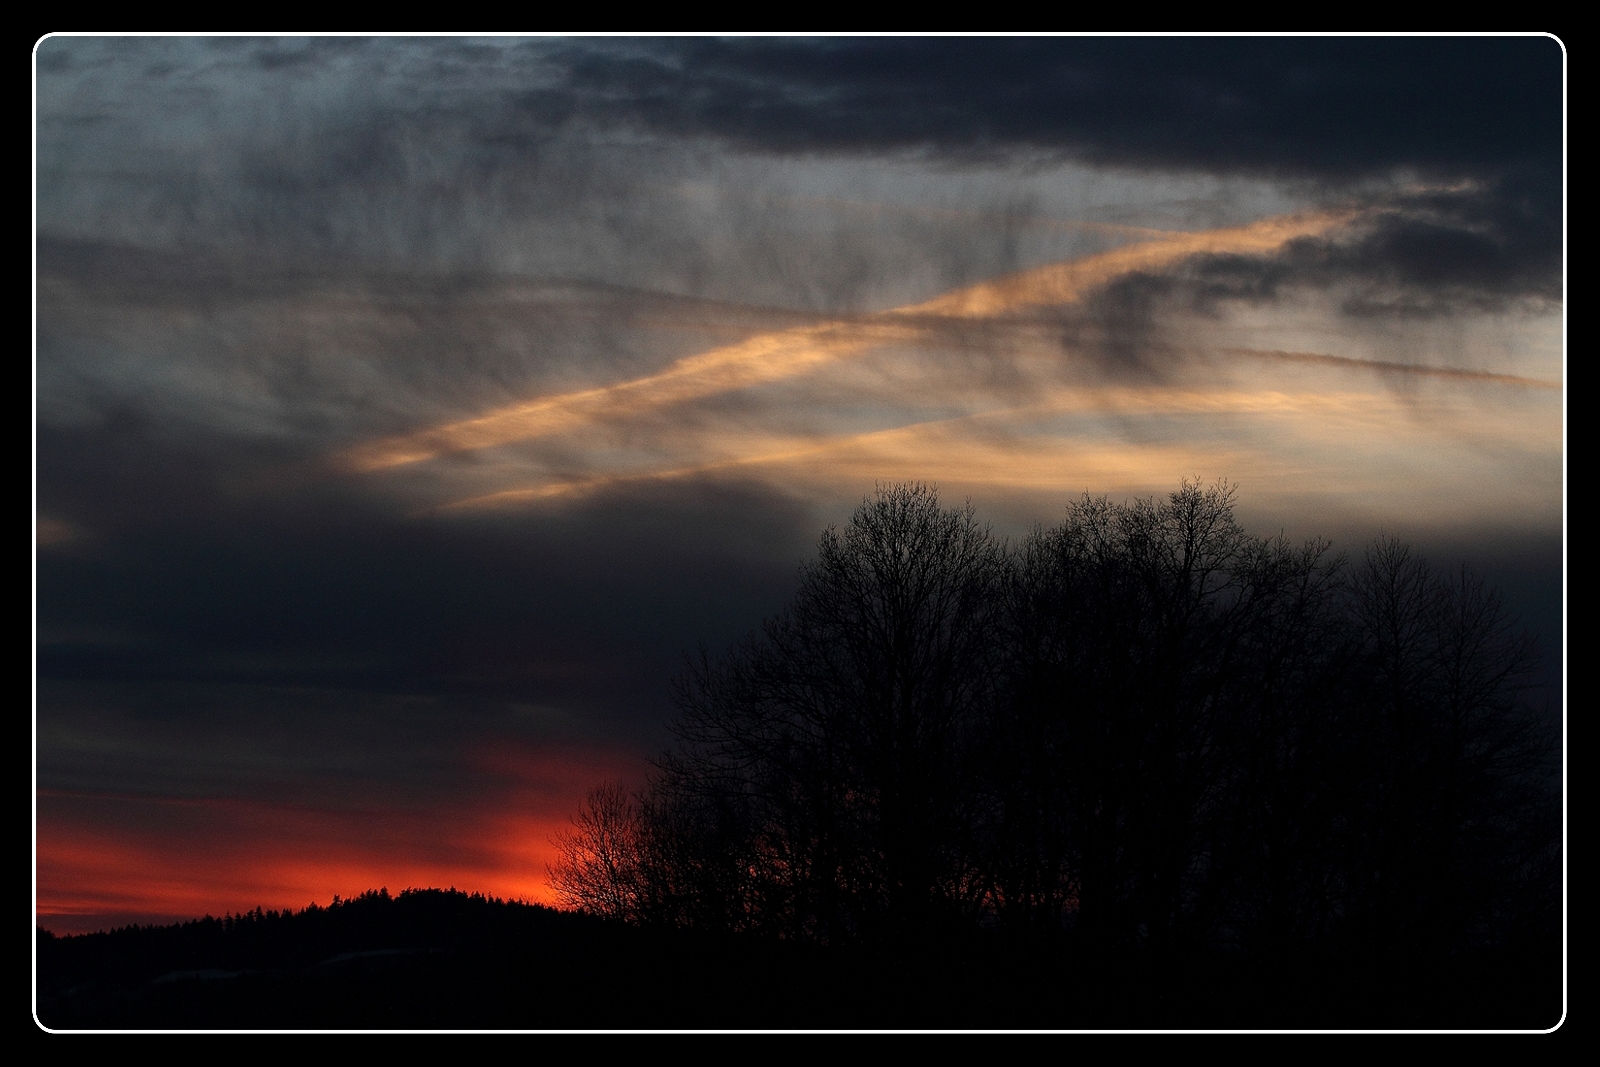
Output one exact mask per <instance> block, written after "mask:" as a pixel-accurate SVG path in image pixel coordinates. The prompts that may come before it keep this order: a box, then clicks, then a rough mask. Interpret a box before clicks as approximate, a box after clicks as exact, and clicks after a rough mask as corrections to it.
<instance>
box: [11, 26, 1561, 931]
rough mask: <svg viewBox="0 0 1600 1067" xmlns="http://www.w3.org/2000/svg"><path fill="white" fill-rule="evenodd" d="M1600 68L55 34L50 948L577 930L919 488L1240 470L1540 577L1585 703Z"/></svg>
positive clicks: (1287, 524)
mask: <svg viewBox="0 0 1600 1067" xmlns="http://www.w3.org/2000/svg"><path fill="white" fill-rule="evenodd" d="M1485 49H1486V50H1487V51H1483V50H1485ZM1495 49H1501V50H1502V51H1495ZM1502 52H1503V54H1502ZM1481 55H1491V56H1493V57H1499V58H1497V59H1496V60H1495V62H1494V63H1488V62H1484V61H1481ZM1513 61H1515V62H1513ZM1563 63H1564V59H1562V57H1561V55H1560V50H1559V49H1558V48H1555V47H1554V45H1553V44H1552V42H1550V41H1549V40H1548V39H1546V38H1543V37H1529V38H1506V39H1500V38H1483V39H1479V38H1438V39H1435V38H1411V37H1406V38H1393V39H1389V38H1371V39H1369V38H1326V39H1324V38H1282V39H1278V38H1254V37H1250V38H1213V37H1204V38H1194V39H1192V40H1191V39H1187V38H1178V39H1169V38H1138V37H1134V38H1120V37H1119V38H1076V37H1065V38H1055V37H1042V38H1034V37H1027V38H905V39H901V38H892V37H891V38H820V39H810V38H760V37H750V38H729V39H720V38H671V37H669V38H640V39H628V38H594V39H589V38H563V37H557V38H526V39H524V38H485V39H477V38H427V37H423V38H400V37H393V38H372V39H365V38H352V37H326V38H312V39H309V40H298V39H295V40H291V39H286V38H284V39H279V38H263V39H256V38H242V37H215V38H207V37H159V36H157V37H67V36H54V35H53V36H50V37H48V38H47V39H45V40H44V41H43V42H42V43H41V44H40V46H39V48H38V51H37V54H36V57H35V103H36V125H35V134H36V143H37V148H36V167H35V183H36V193H35V205H34V207H35V279H34V280H35V316H36V322H37V326H36V337H35V348H34V383H35V384H34V390H35V392H34V396H35V401H34V404H35V409H34V479H35V500H34V511H35V549H34V553H35V554H34V566H35V586H36V593H35V604H36V606H35V620H34V623H35V665H34V675H35V677H34V689H35V711H34V716H35V724H34V726H35V751H34V775H35V879H36V885H35V898H36V899H35V904H36V912H37V917H38V922H39V924H40V925H41V926H44V927H46V928H49V929H52V930H55V931H57V932H60V933H68V932H83V931H91V930H96V929H102V928H105V927H107V926H109V925H116V924H123V923H135V922H138V923H144V922H169V921H176V920H179V919H182V918H187V917H197V916H200V915H204V914H212V915H220V914H223V913H225V912H229V911H233V912H238V911H243V910H248V909H252V908H254V907H257V906H263V907H266V908H300V907H304V906H305V905H306V904H309V903H312V902H317V903H319V904H327V903H328V902H329V901H331V899H332V898H333V896H334V895H335V894H338V895H340V896H342V897H349V896H352V895H357V894H360V893H362V892H364V891H366V890H369V889H374V888H378V887H387V888H388V889H389V890H390V891H391V892H399V891H400V890H402V889H405V888H410V887H425V886H440V887H442V886H455V887H457V888H460V889H463V890H467V891H472V892H481V893H486V894H491V895H495V896H501V897H507V898H514V899H525V900H530V901H537V902H551V901H553V900H554V897H553V895H552V890H551V888H550V886H549V883H548V880H547V876H546V864H547V863H548V861H549V860H550V858H551V856H552V854H553V853H552V847H553V846H552V840H553V837H554V836H555V835H557V834H558V833H560V832H561V831H562V830H563V829H564V828H565V827H567V826H568V825H569V820H570V818H571V816H572V814H573V812H574V811H575V810H576V809H577V806H578V805H579V803H580V801H581V800H582V798H583V797H584V795H585V794H586V792H587V791H588V790H589V789H590V788H591V787H593V786H595V785H596V784H598V783H600V782H602V781H620V782H624V783H629V784H633V785H637V784H639V783H643V782H645V781H646V780H648V779H649V777H650V775H651V774H652V773H653V770H652V765H651V763H650V762H649V760H650V759H651V757H652V756H653V755H655V754H658V753H661V752H662V751H663V750H666V749H668V748H670V747H671V746H672V745H673V744H675V743H676V741H675V738H676V737H677V736H678V735H676V734H675V733H674V723H675V721H676V716H677V715H678V714H679V713H680V711H681V708H680V706H679V705H678V704H677V703H676V702H675V701H676V700H677V697H675V692H676V691H675V690H674V679H675V678H676V677H679V676H680V675H681V673H682V671H683V670H684V664H685V662H686V661H685V657H686V656H693V655H695V654H696V650H699V649H706V650H709V652H711V653H713V654H714V653H715V652H716V651H717V650H719V649H722V648H726V647H728V646H729V645H730V644H732V643H733V642H735V641H737V640H739V639H740V638H741V637H742V636H743V635H746V634H749V633H751V632H753V631H754V630H756V628H758V627H760V626H761V624H762V620H763V619H766V618H769V617H771V616H772V615H773V614H774V613H776V612H778V611H780V610H781V609H782V608H783V607H784V605H785V604H787V603H788V602H789V599H790V597H791V596H792V595H793V593H794V590H795V588H796V582H797V580H798V575H799V574H800V573H801V569H802V568H803V567H804V566H806V565H807V563H808V561H810V560H812V559H813V558H814V557H815V553H816V546H817V543H818V537H819V535H821V534H822V532H823V531H824V530H826V529H828V528H830V527H835V528H837V527H839V526H840V524H842V523H844V522H846V521H848V518H849V516H850V515H851V514H852V511H853V510H854V509H855V508H856V507H858V506H859V505H860V504H861V503H862V501H863V500H864V499H866V498H868V497H869V496H871V495H872V494H873V493H874V492H875V490H876V489H877V488H878V487H880V486H885V485H889V484H892V483H902V482H914V483H922V484H927V485H931V486H934V487H936V488H937V491H938V493H939V494H941V499H942V500H943V501H944V502H946V503H948V504H951V505H959V504H960V503H962V502H970V503H971V504H972V506H973V507H974V508H975V509H976V512H977V514H978V515H979V516H980V517H981V519H982V520H983V521H984V522H986V523H990V524H992V527H993V531H994V534H995V536H996V537H997V538H998V539H1001V540H1006V541H1008V543H1010V544H1012V545H1015V544H1016V543H1017V542H1018V541H1019V540H1020V539H1022V538H1024V537H1026V536H1027V535H1028V533H1029V532H1030V531H1031V530H1033V529H1035V528H1036V527H1038V526H1048V525H1050V524H1053V523H1056V522H1059V521H1060V520H1061V518H1062V516H1063V515H1064V514H1066V509H1067V507H1068V505H1069V503H1071V502H1073V501H1077V500H1080V499H1082V498H1083V497H1084V495H1085V494H1089V495H1091V496H1100V495H1105V496H1107V497H1110V498H1112V499H1113V500H1115V501H1124V500H1127V499H1130V498H1133V497H1144V496H1155V497H1163V496H1164V495H1165V494H1167V493H1170V492H1171V491H1172V490H1174V489H1175V488H1176V487H1178V486H1179V485H1180V484H1182V483H1183V482H1184V480H1186V479H1190V480H1194V479H1198V480H1200V481H1202V482H1205V483H1207V484H1210V483H1212V482H1214V481H1216V480H1223V481H1226V482H1228V483H1230V484H1231V485H1233V486H1234V487H1236V490H1237V500H1238V514H1239V517H1240V519H1241V521H1242V522H1243V523H1244V524H1245V525H1246V526H1247V527H1248V528H1249V529H1250V531H1251V532H1253V533H1259V534H1261V535H1263V536H1273V535H1277V534H1278V533H1280V532H1281V533H1282V534H1283V536H1284V537H1286V538H1287V539H1288V540H1290V541H1291V542H1296V543H1298V542H1300V541H1301V540H1303V539H1305V538H1313V537H1327V538H1330V539H1332V541H1333V542H1334V545H1333V549H1332V551H1333V552H1334V553H1335V554H1337V553H1345V554H1347V556H1348V557H1349V558H1352V559H1353V558H1358V557H1359V556H1360V553H1361V552H1362V551H1363V549H1364V547H1365V546H1366V545H1368V544H1370V543H1371V542H1372V539H1373V538H1375V537H1378V536H1380V535H1383V536H1395V537H1400V538H1403V539H1407V540H1409V541H1411V542H1414V543H1415V544H1416V545H1417V546H1418V552H1419V553H1421V554H1424V555H1427V556H1428V557H1429V558H1432V559H1437V560H1439V561H1441V562H1442V563H1443V564H1445V565H1448V566H1458V565H1460V564H1463V563H1465V564H1470V565H1471V566H1472V567H1473V568H1474V569H1475V570H1476V571H1477V572H1480V573H1483V574H1485V575H1486V576H1487V577H1488V578H1489V579H1490V580H1491V581H1492V582H1493V583H1496V585H1497V587H1500V588H1504V589H1505V590H1506V596H1507V603H1509V604H1510V605H1511V606H1512V608H1513V609H1514V610H1515V611H1517V612H1518V613H1520V616H1519V617H1522V618H1524V619H1525V620H1526V621H1527V625H1528V626H1529V628H1530V630H1531V631H1532V632H1533V633H1534V634H1535V635H1536V637H1537V638H1538V640H1539V641H1540V642H1541V643H1542V646H1543V647H1544V648H1545V649H1546V650H1547V654H1546V656H1545V658H1544V659H1543V660H1542V661H1541V664H1542V666H1541V667H1540V668H1539V670H1540V671H1541V672H1542V673H1540V674H1539V676H1538V683H1537V684H1538V685H1541V686H1544V687H1546V689H1547V690H1548V692H1550V693H1551V694H1552V696H1551V698H1550V699H1551V704H1550V706H1551V707H1552V708H1556V709H1559V708H1561V707H1562V706H1564V705H1563V701H1564V690H1563V689H1562V686H1563V685H1564V677H1565V676H1564V664H1563V652H1564V633H1565V631H1564V614H1563V612H1564V607H1563V604H1564V589H1565V569H1564V562H1563V561H1564V551H1565V549H1564V545H1565V479H1566V453H1565V444H1566V428H1567V423H1566V410H1567V408H1566V404H1567V392H1566V383H1567V377H1566V333H1565V329H1566V304H1565V295H1566V289H1565V285H1566V278H1565V262H1566V259H1565V257H1566V244H1565V225H1566V223H1565V214H1564V211H1565V207H1564V205H1565V199H1564V197H1565V171H1564V163H1563V162H1562V160H1563V156H1562V153H1561V149H1562V137H1563V134H1562V131H1563V129H1564V125H1563V123H1564V121H1565V120H1564V118H1563V114H1564V113H1563V111H1562V108H1561V106H1559V104H1560V92H1559V91H1557V90H1559V88H1560V86H1561V84H1563V83H1562V82H1561V78H1562V77H1564V75H1563V74H1561V71H1562V70H1564V67H1563V66H1562V64H1563ZM1517 64H1522V65H1521V66H1518V65H1517ZM1419 72H1421V73H1419ZM1506 72H1510V73H1506ZM1518 72H1521V73H1518ZM1529 72H1532V73H1529ZM1535 74H1538V77H1535V76H1534V75H1535ZM1551 79H1554V80H1553V81H1552V80H1551ZM1552 86H1555V87H1556V88H1555V89H1552V88H1551V87H1552ZM1552 101H1554V102H1552ZM1112 102H1116V104H1115V106H1113V103H1112ZM1552 714H1555V712H1552Z"/></svg>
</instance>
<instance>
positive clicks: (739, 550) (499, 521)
mask: <svg viewBox="0 0 1600 1067" xmlns="http://www.w3.org/2000/svg"><path fill="white" fill-rule="evenodd" d="M40 456H41V461H40V470H39V474H40V482H41V486H42V487H43V488H42V489H41V493H40V501H39V507H40V511H41V514H48V515H50V516H52V517H54V518H56V519H57V520H58V521H64V522H66V523H68V524H70V525H71V527H72V528H74V529H76V530H80V531H83V534H82V537H81V538H80V539H79V540H78V541H76V542H73V543H69V544H67V545H63V546H62V547H61V548H60V549H58V550H51V549H47V550H45V551H43V552H41V555H40V559H39V565H38V581H39V591H40V592H39V604H40V608H39V616H38V627H39V642H40V647H39V660H38V669H39V673H40V676H41V677H46V678H80V679H100V680H118V679H122V680H132V679H139V680H144V681H172V682H200V681H204V682H230V683H251V684H279V685H282V684H296V685H316V686H324V687H335V688H344V689H364V690H372V691H389V692H398V691H414V692H424V693H426V692H448V693H465V694H469V695H470V694H478V695H483V694H491V695H497V696H503V697H513V696H514V697H517V698H519V699H531V700H536V701H540V702H543V703H548V704H552V705H557V706H562V707H566V708H569V709H572V710H574V711H582V712H585V713H589V714H593V715H597V716H600V717H601V718H603V719H605V720H608V721H612V722H615V723H616V725H617V729H619V730H621V731H622V732H623V733H624V734H626V733H627V732H628V731H629V730H643V731H645V732H646V733H649V732H651V731H653V730H654V729H656V728H657V727H659V724H660V723H661V722H662V721H663V720H664V718H665V716H666V714H667V710H668V709H667V704H666V695H667V682H668V680H669V678H670V677H671V675H672V674H673V673H674V672H675V671H676V670H677V669H678V667H679V665H680V661H681V657H682V655H683V654H684V653H685V652H687V651H689V650H692V649H693V648H694V647H696V645H697V644H698V643H699V642H700V641H702V640H711V641H722V640H728V639H731V638H732V637H733V636H734V635H735V634H736V633H739V632H742V631H743V630H744V629H745V628H747V627H749V626H751V625H753V624H754V622H755V621H756V620H758V619H760V618H761V617H762V616H763V615H765V614H767V613H769V612H771V611H773V610H775V609H776V608H777V607H778V606H779V605H780V604H781V603H782V600H783V597H784V596H785V595H787V592H788V588H789V585H790V583H791V582H792V580H793V576H794V573H795V568H796V566H797V565H798V563H799V561H800V560H801V558H803V556H804V555H805V554H806V551H807V549H808V547H809V544H810V541H811V539H812V537H813V536H814V534H815V531H814V530H813V529H811V527H812V526H813V525H814V520H813V519H812V518H811V517H810V516H809V515H808V514H807V513H806V511H805V509H804V508H802V507H801V506H799V505H797V504H796V503H794V502H793V501H790V500H788V499H786V498H784V497H782V496H780V495H778V494H776V493H774V492H773V491H770V490H764V489H758V488H755V487H749V486H738V485H715V484H709V483H698V484H696V483H691V484H682V483H678V484H673V485H670V486H643V487H634V488H631V489H626V488H625V489H618V490H614V491H611V492H603V493H598V494H595V495H593V496H591V497H589V498H586V499H584V500H582V501H578V502H574V503H572V504H569V505H567V506H564V507H563V506H559V505H558V506H556V507H546V508H544V509H541V510H539V511H537V512H532V511H527V510H522V511H513V512H504V513H490V514H478V515H445V516H437V515H435V516H424V517H407V516H406V515H404V514H398V513H396V512H395V510H394V508H393V506H392V505H384V504H381V503H379V502H378V501H376V500H375V499H373V498H372V496H371V495H370V494H369V493H365V492H363V491H362V489H361V488H360V487H359V486H355V485H351V484H347V483H342V482H339V481H337V480H327V479H321V480H319V479H318V478H317V477H316V474H315V472H314V471H312V470H308V469H307V468H306V467H305V466H304V465H303V464H301V463H299V462H298V461H297V459H296V458H295V457H294V456H292V455H290V456H285V455H281V454H277V455H275V454H272V453H271V452H270V451H268V450H265V449H262V448H256V449H254V450H252V449H249V448H246V447H243V446H240V445H239V444H238V443H236V442H235V443H228V442H226V441H225V440H223V439H217V438H211V439H206V438H196V437H193V436H188V437H179V438H177V439H174V438H173V437H172V436H171V435H164V434H162V433H161V432H160V431H159V429H157V428H152V427H149V426H146V425H141V423H140V422H139V421H138V420H137V418H136V417H134V416H123V417H121V418H118V419H115V420H110V421H108V422H106V423H104V424H102V425H100V426H97V427H91V428H83V429H77V430H67V429H59V428H56V429H52V428H45V429H42V430H41V434H40Z"/></svg>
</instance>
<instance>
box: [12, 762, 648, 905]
mask: <svg viewBox="0 0 1600 1067" xmlns="http://www.w3.org/2000/svg"><path fill="white" fill-rule="evenodd" d="M468 762H469V763H471V764H472V765H473V767H474V769H475V770H481V771H482V772H483V773H484V775H485V777H487V778H490V779H492V782H491V786H490V787H489V788H485V789H483V790H482V791H480V792H479V793H477V794H476V795H473V796H468V797H462V798H460V799H459V800H457V801H456V802H455V803H442V804H436V805H433V806H429V807H425V808H420V809H419V808H418V807H416V806H411V807H409V808H391V809H387V810H386V809H384V808H382V807H376V806H375V807H369V808H365V809H362V810H351V809H349V808H338V807H334V806H332V805H328V806H323V807H318V806H312V805H295V804H280V803H270V802H264V801H252V800H241V799H233V798H201V799H178V798H170V797H162V798H150V797H131V796H115V795H94V794H76V793H57V792H48V791H44V792H41V793H40V794H39V798H38V799H39V815H38V821H37V824H36V834H37V836H36V845H35V870H36V878H37V881H36V887H37V888H36V893H37V895H36V922H37V923H38V925H39V926H41V927H44V928H45V929H48V930H50V931H52V932H54V933H56V934H63V935H64V934H76V933H88V932H92V931H95V930H104V929H109V928H114V927H117V926H125V925H129V924H134V923H137V924H148V923H154V924H165V923H171V922H176V921H181V920H185V919H194V918H199V917H201V916H203V915H207V914H209V915H223V914H226V913H228V912H234V913H237V912H243V911H249V910H252V909H254V908H256V907H262V908H266V909H269V910H282V909H291V910H299V909H301V908H304V907H306V906H307V905H308V904H312V903H317V904H321V905H327V904H329V903H331V902H332V900H333V897H334V896H335V895H338V896H340V897H346V898H348V897H354V896H358V895H359V894H361V893H363V892H365V891H367V890H369V889H379V888H387V889H388V890H389V891H390V892H391V893H398V892H399V891H401V890H403V889H408V888H418V889H420V888H447V887H454V888H456V889H460V890H463V891H466V892H476V893H483V894H486V895H489V896H495V897H502V898H506V899H510V900H526V901H529V902H532V903H540V904H551V905H553V904H555V903H556V898H555V894H554V892H553V891H552V890H551V888H550V885H549V882H548V878H547V875H546V873H545V871H546V864H547V863H548V862H549V861H550V860H551V859H553V858H554V853H555V846H554V845H553V844H552V843H551V838H552V837H553V836H554V835H555V834H556V833H558V832H560V831H561V830H563V829H565V828H566V827H567V826H568V825H570V823H569V819H570V816H571V814H572V813H573V812H574V811H575V810H577V807H578V805H579V803H580V802H581V801H582V799H583V795H584V794H585V793H586V792H587V791H588V789H589V788H590V787H591V786H593V785H595V784H597V783H598V782H600V781H602V780H604V779H606V778H618V777H625V776H628V777H637V776H638V774H639V770H638V761H637V759H636V758H634V756H633V754H632V753H628V752H619V751H616V750H609V749H588V748H576V747H565V748H560V749H554V750H552V749H537V750H536V749H531V748H526V749H517V748H509V747H500V748H496V749H495V750H494V751H493V752H483V753H477V754H474V755H472V756H471V757H470V758H469V761H468Z"/></svg>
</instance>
